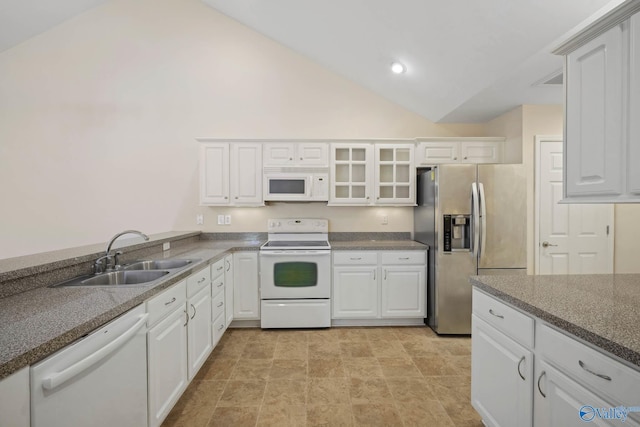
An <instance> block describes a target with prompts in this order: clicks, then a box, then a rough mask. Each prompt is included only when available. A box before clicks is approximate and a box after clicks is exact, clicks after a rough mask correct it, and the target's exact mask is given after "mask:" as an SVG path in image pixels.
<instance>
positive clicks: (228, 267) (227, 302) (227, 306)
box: [224, 255, 233, 329]
mask: <svg viewBox="0 0 640 427" xmlns="http://www.w3.org/2000/svg"><path fill="white" fill-rule="evenodd" d="M224 283H225V288H224V310H225V317H226V323H225V329H226V328H228V327H229V325H230V324H231V322H232V321H233V255H227V256H225V257H224Z"/></svg>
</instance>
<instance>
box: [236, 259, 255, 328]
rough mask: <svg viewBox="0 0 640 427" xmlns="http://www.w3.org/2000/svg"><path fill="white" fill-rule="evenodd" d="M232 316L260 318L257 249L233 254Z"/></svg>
mask: <svg viewBox="0 0 640 427" xmlns="http://www.w3.org/2000/svg"><path fill="white" fill-rule="evenodd" d="M233 318H234V319H236V320H260V286H259V280H258V252H257V251H246V252H236V253H234V254H233Z"/></svg>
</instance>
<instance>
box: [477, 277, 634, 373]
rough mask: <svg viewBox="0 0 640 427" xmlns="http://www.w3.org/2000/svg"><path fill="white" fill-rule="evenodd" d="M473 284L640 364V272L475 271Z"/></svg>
mask: <svg viewBox="0 0 640 427" xmlns="http://www.w3.org/2000/svg"><path fill="white" fill-rule="evenodd" d="M471 284H472V285H474V286H476V287H477V288H478V289H480V290H483V291H485V292H486V293H488V294H491V295H493V296H495V297H497V298H499V299H501V300H503V301H505V302H506V303H508V304H511V305H512V306H514V307H516V308H519V309H521V310H522V311H525V312H527V313H530V314H532V315H533V316H535V317H538V318H540V319H542V320H543V321H545V322H547V323H549V324H550V325H553V326H555V327H556V328H558V329H561V330H563V331H566V332H568V333H570V334H572V335H574V336H576V337H578V338H580V339H582V340H584V341H586V342H587V343H590V344H592V345H594V346H596V347H598V348H600V349H602V350H605V351H607V352H609V353H611V354H613V355H614V356H616V357H618V358H619V359H621V360H622V361H625V362H627V363H628V364H631V365H635V367H636V368H637V369H640V274H602V275H563V276H475V277H472V278H471Z"/></svg>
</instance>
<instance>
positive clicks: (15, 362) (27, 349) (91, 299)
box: [0, 240, 263, 379]
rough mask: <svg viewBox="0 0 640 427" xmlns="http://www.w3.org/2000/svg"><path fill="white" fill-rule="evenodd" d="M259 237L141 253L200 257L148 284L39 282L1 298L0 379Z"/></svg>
mask: <svg viewBox="0 0 640 427" xmlns="http://www.w3.org/2000/svg"><path fill="white" fill-rule="evenodd" d="M262 243H263V242H259V241H213V240H209V241H207V240H201V241H199V242H197V243H193V244H189V245H185V246H182V247H180V248H179V249H171V250H168V251H165V252H164V253H158V254H157V256H149V257H145V258H146V259H160V258H167V257H171V258H173V257H183V258H194V259H196V258H197V259H201V261H199V262H196V263H194V264H192V265H191V266H190V267H188V268H186V269H184V270H182V271H181V272H180V273H179V274H176V275H172V277H170V278H168V279H167V280H164V281H162V282H160V283H158V284H157V285H155V286H153V287H151V288H150V287H149V286H144V285H141V286H130V287H126V288H125V287H122V288H113V287H109V288H107V287H100V288H97V287H96V288H88V287H68V288H63V287H57V288H49V287H40V288H36V289H33V290H30V291H27V292H23V293H20V294H17V295H13V296H10V297H7V298H0V379H1V378H4V377H6V376H8V375H10V374H11V373H13V372H15V371H17V370H18V369H20V368H22V367H24V366H28V365H31V364H33V363H35V362H38V361H39V360H41V359H43V358H45V357H47V356H49V355H50V354H52V353H54V352H56V351H57V350H59V349H61V348H63V347H65V346H66V345H69V344H71V343H72V342H74V341H75V340H77V339H78V338H81V337H82V336H84V335H86V334H88V333H90V332H91V331H93V330H95V329H97V328H99V327H100V326H102V325H104V324H105V323H107V322H109V321H111V320H113V319H115V318H116V317H118V316H120V315H121V314H124V313H125V312H127V311H129V310H130V309H132V308H134V307H136V306H137V305H139V304H142V303H143V302H144V301H145V300H147V299H149V298H151V297H153V296H154V295H155V294H157V293H159V292H161V291H162V290H164V289H166V288H168V287H169V286H171V285H173V284H174V283H177V282H179V281H181V280H184V279H185V278H186V277H188V276H189V275H191V274H192V273H194V272H196V271H198V270H200V269H201V268H204V267H205V266H207V265H208V264H211V263H212V262H214V261H217V260H218V259H219V258H220V257H222V256H223V255H225V254H227V253H228V252H230V251H247V250H256V251H257V250H258V249H259V248H260V245H261V244H262Z"/></svg>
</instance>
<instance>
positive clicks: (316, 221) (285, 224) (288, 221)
mask: <svg viewBox="0 0 640 427" xmlns="http://www.w3.org/2000/svg"><path fill="white" fill-rule="evenodd" d="M267 228H268V232H269V233H328V232H329V220H328V219H321V218H281V219H269V220H268V221H267Z"/></svg>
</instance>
